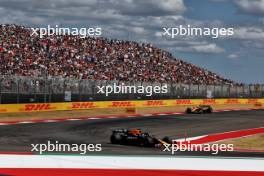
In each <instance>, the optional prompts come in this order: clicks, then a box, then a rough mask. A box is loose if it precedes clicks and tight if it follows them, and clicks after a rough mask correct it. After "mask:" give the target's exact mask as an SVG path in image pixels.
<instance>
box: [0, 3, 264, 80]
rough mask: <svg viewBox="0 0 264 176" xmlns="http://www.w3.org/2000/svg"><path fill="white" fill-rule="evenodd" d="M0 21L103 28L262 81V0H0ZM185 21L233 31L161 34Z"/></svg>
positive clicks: (227, 74)
mask: <svg viewBox="0 0 264 176" xmlns="http://www.w3.org/2000/svg"><path fill="white" fill-rule="evenodd" d="M0 24H18V25H23V26H27V27H47V25H60V26H64V27H101V28H102V33H103V36H104V37H107V38H114V39H122V40H132V41H137V42H146V43H152V44H153V45H154V46H157V47H160V48H162V49H165V50H167V51H170V52H171V53H172V54H173V56H174V57H175V58H179V59H182V60H185V61H188V62H190V63H193V64H195V65H198V66H200V67H203V68H206V69H208V70H210V71H213V72H215V73H218V74H220V75H222V76H224V77H226V78H229V79H232V80H234V81H237V82H243V83H264V57H263V56H264V0H199V1H198V0H144V1H142V0H41V1H39V0H0ZM187 24H189V25H191V26H195V27H201V28H205V27H210V28H213V27H225V28H230V27H231V28H234V35H232V36H228V37H219V38H217V39H213V38H212V37H208V36H195V37H189V36H179V37H176V38H174V39H169V38H168V37H164V36H161V35H159V34H160V33H162V32H163V27H178V26H179V25H187Z"/></svg>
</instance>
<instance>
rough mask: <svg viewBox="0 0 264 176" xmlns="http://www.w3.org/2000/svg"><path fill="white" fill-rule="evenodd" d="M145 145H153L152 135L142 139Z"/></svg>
mask: <svg viewBox="0 0 264 176" xmlns="http://www.w3.org/2000/svg"><path fill="white" fill-rule="evenodd" d="M143 145H144V146H145V147H152V146H154V145H155V141H154V139H153V138H152V137H149V136H148V137H146V138H145V139H144V144H143Z"/></svg>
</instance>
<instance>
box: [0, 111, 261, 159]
mask: <svg viewBox="0 0 264 176" xmlns="http://www.w3.org/2000/svg"><path fill="white" fill-rule="evenodd" d="M263 126H264V110H251V111H230V112H217V113H212V114H188V115H187V114H184V115H164V116H150V117H131V118H119V119H90V120H82V121H64V122H49V123H34V124H16V125H3V126H0V144H1V145H0V153H1V152H30V151H31V149H32V148H31V144H32V143H33V144H36V143H40V144H42V143H44V144H46V143H47V141H48V140H50V141H52V142H54V143H55V141H59V143H63V144H72V143H77V144H83V143H85V144H90V143H93V144H102V149H103V151H101V152H90V153H87V154H93V155H94V154H95V155H97V154H98V155H106V154H110V155H112V154H114V155H122V154H124V155H130V154H131V155H164V154H165V155H170V153H168V152H163V151H162V149H157V148H144V147H136V146H123V145H113V144H110V141H109V139H110V135H111V131H112V130H114V129H121V128H129V129H132V128H140V129H142V131H146V132H149V133H150V134H152V135H155V136H156V137H157V138H162V137H164V136H169V137H170V138H171V139H178V138H184V137H193V136H201V135H207V134H213V133H221V132H227V131H234V130H241V129H249V128H257V127H263ZM176 155H194V156H195V155H198V156H199V155H211V153H208V152H207V153H206V152H178V153H177V154H176ZM211 156H238V157H239V156H243V157H247V156H250V157H264V153H252V152H251V153H244V152H243V153H240V152H222V153H219V155H211Z"/></svg>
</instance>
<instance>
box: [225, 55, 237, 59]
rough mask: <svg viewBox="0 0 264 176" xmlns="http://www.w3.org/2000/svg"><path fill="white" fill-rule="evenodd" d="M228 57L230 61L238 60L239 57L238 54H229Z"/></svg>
mask: <svg viewBox="0 0 264 176" xmlns="http://www.w3.org/2000/svg"><path fill="white" fill-rule="evenodd" d="M227 57H228V58H229V59H236V58H238V55H237V54H229V55H228V56H227Z"/></svg>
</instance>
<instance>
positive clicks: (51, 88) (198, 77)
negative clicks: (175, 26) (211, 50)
mask: <svg viewBox="0 0 264 176" xmlns="http://www.w3.org/2000/svg"><path fill="white" fill-rule="evenodd" d="M114 82H124V83H126V84H130V85H133V84H141V85H143V84H145V85H157V84H164V83H166V84H168V85H169V92H168V94H166V95H163V96H160V95H158V96H152V97H150V98H153V99H161V98H201V97H206V95H207V93H208V90H209V91H211V92H213V96H214V97H262V96H263V92H264V91H263V90H264V86H259V87H258V88H259V89H256V87H255V86H250V85H241V84H237V83H236V82H234V81H232V80H229V79H225V78H223V77H221V76H219V75H217V74H216V73H213V72H211V71H208V70H206V69H203V68H200V67H197V66H195V65H193V64H191V63H187V62H185V61H183V60H181V59H178V58H175V57H173V56H172V54H171V53H169V52H167V51H164V50H162V49H159V48H157V47H154V46H153V45H152V44H147V43H137V42H133V41H123V40H113V39H106V38H101V37H98V38H93V37H87V38H81V37H79V36H71V35H64V36H55V35H54V36H44V37H43V38H40V37H39V36H37V35H32V30H31V29H30V28H27V27H23V26H18V25H0V103H21V102H22V103H28V102H59V101H65V99H64V96H65V92H70V93H71V94H72V98H71V101H91V100H113V99H116V100H121V99H142V98H144V97H142V96H141V95H118V96H117V95H114V96H112V97H111V96H110V97H108V98H107V99H102V96H98V95H95V92H96V90H95V87H96V85H103V84H109V83H110V84H112V83H114Z"/></svg>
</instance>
